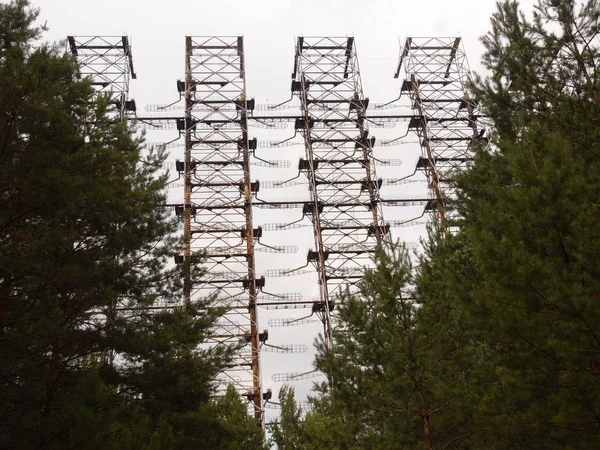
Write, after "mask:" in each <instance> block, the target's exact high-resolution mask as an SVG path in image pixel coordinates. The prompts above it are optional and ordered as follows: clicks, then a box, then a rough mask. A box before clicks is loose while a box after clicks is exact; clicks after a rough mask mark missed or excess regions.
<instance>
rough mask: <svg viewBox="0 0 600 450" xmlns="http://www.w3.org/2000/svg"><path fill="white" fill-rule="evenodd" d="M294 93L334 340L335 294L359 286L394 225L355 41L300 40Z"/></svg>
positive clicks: (325, 309) (323, 302)
mask: <svg viewBox="0 0 600 450" xmlns="http://www.w3.org/2000/svg"><path fill="white" fill-rule="evenodd" d="M292 78H293V81H292V93H293V94H295V95H297V96H298V97H299V99H300V103H301V108H302V117H301V118H300V119H298V120H297V122H296V128H297V129H300V130H301V131H302V133H303V136H304V141H305V148H306V159H305V160H300V164H299V169H300V170H301V171H302V172H303V173H304V174H305V175H306V178H307V180H308V188H309V191H310V195H311V201H310V203H306V204H305V205H304V211H303V212H304V213H305V214H307V215H309V216H310V217H311V220H312V224H313V233H314V242H315V248H314V250H311V251H309V252H308V257H307V259H308V262H311V263H314V265H315V266H316V269H317V273H318V279H319V289H320V302H319V303H316V304H315V305H313V311H314V312H317V313H319V314H320V317H321V320H322V321H323V325H324V332H325V339H326V342H329V341H330V340H331V331H332V326H333V324H332V320H331V314H330V313H331V311H332V310H333V308H334V296H335V295H336V294H337V293H338V292H339V291H340V290H341V289H342V288H344V286H345V285H346V284H347V283H350V284H352V283H354V282H356V281H358V280H359V279H360V278H361V276H362V272H363V268H364V266H366V265H368V264H369V263H370V257H371V255H372V254H373V252H374V251H375V248H376V247H377V244H378V243H379V242H380V241H381V240H383V239H384V238H385V236H386V235H387V232H388V230H389V227H386V226H385V225H384V222H383V213H382V207H381V201H380V198H379V187H380V181H379V180H378V179H377V177H376V174H375V164H374V159H373V152H372V147H373V144H374V141H375V139H374V138H372V137H371V136H369V130H368V127H367V123H366V115H367V107H368V103H369V100H368V99H366V98H365V97H364V95H363V91H362V84H361V80H360V73H359V67H358V60H357V57H356V47H355V45H354V38H353V37H349V38H332V37H322V38H308V37H299V38H298V41H297V44H296V56H295V61H294V71H293V74H292Z"/></svg>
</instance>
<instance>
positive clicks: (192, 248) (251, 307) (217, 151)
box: [178, 36, 266, 420]
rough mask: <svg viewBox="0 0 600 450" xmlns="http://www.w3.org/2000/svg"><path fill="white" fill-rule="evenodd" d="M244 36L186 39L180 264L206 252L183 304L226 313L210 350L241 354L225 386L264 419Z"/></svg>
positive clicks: (189, 282) (189, 280)
mask: <svg viewBox="0 0 600 450" xmlns="http://www.w3.org/2000/svg"><path fill="white" fill-rule="evenodd" d="M244 70H245V68H244V40H243V38H242V37H190V36H188V37H186V56H185V81H184V82H178V90H179V91H180V92H184V93H185V118H184V121H183V124H182V126H183V130H184V133H185V161H184V166H183V167H180V168H179V169H180V170H182V171H183V172H184V180H185V198H184V205H183V207H182V208H181V209H179V210H178V212H179V213H180V214H183V215H184V216H185V222H184V238H185V242H186V248H185V260H189V258H191V257H192V256H193V255H194V254H202V253H205V255H206V256H205V260H204V264H203V273H202V274H201V275H200V276H199V278H195V276H194V274H192V273H190V271H189V264H187V261H184V263H185V264H187V270H188V272H187V276H186V279H185V281H184V304H185V305H186V306H189V307H193V306H194V305H195V304H196V303H200V304H202V303H203V302H204V301H205V300H206V299H213V300H214V302H215V304H216V305H217V306H219V307H225V308H227V312H226V313H225V315H224V316H223V317H222V318H221V319H220V320H219V322H218V323H217V324H215V327H214V329H213V331H212V333H211V334H210V342H209V343H211V344H219V345H221V344H222V345H229V346H232V347H236V348H238V350H237V351H236V354H235V358H234V361H233V364H232V366H231V367H229V368H227V370H225V372H224V373H223V379H222V385H223V387H226V385H227V384H233V385H234V386H235V387H236V388H237V389H238V391H240V392H241V393H243V394H244V395H246V396H247V398H248V399H249V400H250V401H251V402H252V404H253V405H254V412H255V416H256V418H257V419H258V420H262V407H261V404H262V387H261V375H260V351H259V343H260V341H261V339H265V338H266V336H261V335H260V334H259V331H258V321H257V306H256V299H257V293H258V289H259V288H260V287H261V286H262V285H263V284H264V278H262V279H261V278H257V277H256V268H255V256H254V246H255V239H257V238H259V237H260V234H261V229H255V228H254V225H253V221H252V198H253V195H254V194H255V193H256V192H257V190H258V184H257V183H253V182H252V181H251V179H250V149H251V148H252V147H255V141H250V140H249V139H248V111H249V110H251V109H252V103H253V102H251V101H247V100H246V78H245V73H244Z"/></svg>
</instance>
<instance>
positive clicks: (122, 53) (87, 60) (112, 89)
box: [67, 36, 137, 118]
mask: <svg viewBox="0 0 600 450" xmlns="http://www.w3.org/2000/svg"><path fill="white" fill-rule="evenodd" d="M67 45H68V51H69V52H70V53H71V54H72V55H73V56H75V58H76V59H77V63H78V65H79V75H80V77H81V78H88V79H89V80H90V81H91V83H92V86H93V87H94V89H96V91H97V92H99V93H108V94H109V95H110V98H111V103H113V104H114V105H115V106H116V110H117V114H118V115H119V117H121V118H125V117H126V116H128V115H132V114H135V112H136V107H135V102H134V101H133V100H130V99H129V83H130V80H131V79H136V77H137V76H136V73H135V70H134V68H133V55H132V52H131V45H130V42H129V37H128V36H67Z"/></svg>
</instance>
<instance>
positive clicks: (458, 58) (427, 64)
mask: <svg viewBox="0 0 600 450" xmlns="http://www.w3.org/2000/svg"><path fill="white" fill-rule="evenodd" d="M402 71H403V72H404V76H405V78H404V80H403V82H402V86H401V95H402V94H407V95H408V98H409V99H410V101H411V105H412V108H413V110H414V112H415V116H416V117H415V119H414V120H411V122H410V123H409V129H412V130H413V131H414V132H415V133H416V134H417V136H418V137H419V142H420V145H421V150H422V155H421V158H420V159H419V163H418V165H417V168H418V169H420V170H422V171H423V172H425V174H426V176H427V179H428V182H429V188H430V190H431V192H432V197H433V199H434V200H435V202H436V208H435V210H436V211H437V214H438V216H439V217H440V219H441V220H442V221H443V222H445V223H448V222H447V219H456V218H457V214H456V212H455V211H454V210H453V209H452V208H449V207H448V201H451V200H452V199H454V198H455V196H456V191H455V187H454V185H453V183H452V179H453V177H454V176H455V174H457V173H459V172H461V171H464V170H466V169H467V168H468V167H469V166H470V164H471V163H472V161H473V147H472V143H473V141H474V140H482V139H484V137H483V133H480V132H479V131H478V124H477V120H478V117H479V115H478V109H477V105H476V104H475V103H474V102H473V101H472V100H471V99H470V98H469V95H468V88H467V83H468V77H469V67H468V63H467V58H466V55H465V52H464V48H463V46H462V43H461V38H460V37H447V38H440V37H431V38H414V37H409V38H407V39H406V42H405V44H404V48H403V50H402V52H401V56H400V59H399V61H398V65H397V69H396V73H395V75H394V76H395V77H396V78H398V77H399V75H400V73H401V72H402Z"/></svg>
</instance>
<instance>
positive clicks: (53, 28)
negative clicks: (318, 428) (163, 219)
mask: <svg viewBox="0 0 600 450" xmlns="http://www.w3.org/2000/svg"><path fill="white" fill-rule="evenodd" d="M0 1H1V2H6V0H0ZM32 2H33V4H34V5H35V6H38V7H40V8H41V14H40V21H41V23H44V22H46V21H47V24H48V27H49V29H50V31H49V32H48V33H47V34H46V39H47V40H62V39H64V38H65V37H66V36H67V35H79V36H85V35H87V36H91V35H123V34H127V35H129V36H130V37H131V39H132V41H131V42H132V50H133V58H134V66H135V68H136V72H137V75H138V79H137V80H134V81H132V83H131V89H130V92H131V96H132V97H133V98H135V100H136V102H137V105H138V111H139V114H145V113H144V111H143V108H144V106H145V105H148V104H166V103H171V102H172V101H174V100H176V99H177V92H176V88H175V81H176V80H177V79H182V78H183V68H184V36H186V35H192V36H212V35H228V36H230V35H243V36H244V37H245V59H246V77H247V78H246V79H247V95H248V97H255V98H256V100H257V103H266V102H268V103H275V102H281V101H283V100H285V99H287V98H289V97H290V80H291V71H292V66H293V55H294V44H295V37H297V36H354V37H355V38H356V46H357V51H358V58H359V63H360V68H361V74H362V82H363V89H364V93H365V96H367V97H370V98H371V100H372V101H374V102H376V103H384V102H387V101H389V100H392V99H394V98H396V97H397V96H398V92H399V88H400V82H401V81H400V80H394V79H393V73H394V70H395V65H396V62H397V58H398V53H399V49H400V44H399V42H404V40H405V38H406V37H408V36H416V37H421V36H423V37H424V36H461V37H462V38H463V45H464V48H465V51H466V54H467V56H468V59H469V62H470V66H471V69H474V70H478V71H479V69H480V66H479V59H480V56H481V53H482V51H483V48H482V45H481V44H480V42H479V40H478V38H479V37H480V36H481V35H483V34H485V32H486V31H487V30H488V29H489V17H490V15H491V13H492V12H493V11H494V9H495V1H494V0H410V1H408V0H295V1H291V0H245V1H241V0H226V1H218V0H210V1H206V0H195V1H193V0H185V1H184V0H102V1H90V0H32ZM533 2H534V0H524V1H523V2H521V3H522V4H523V6H524V7H525V9H526V10H530V9H531V5H532V4H533ZM140 110H141V111H140ZM378 132H387V133H391V134H389V136H390V137H393V136H394V134H393V133H394V132H395V133H397V134H399V135H401V134H403V133H402V132H400V131H394V130H380V131H376V132H375V134H377V133H378ZM157 133H158V134H160V133H159V132H154V134H152V133H149V136H148V139H149V140H152V141H161V140H162V141H168V140H170V139H172V138H174V137H176V136H169V135H168V134H167V135H164V134H163V136H162V137H160V136H158V137H155V136H154V135H156V134H157ZM162 133H167V132H162ZM171 133H173V132H171ZM258 133H260V130H258ZM282 133H283V134H282V137H285V132H282ZM151 134H152V135H151ZM259 137H260V136H259ZM417 147H418V146H417ZM283 151H284V150H282V149H277V150H275V151H271V154H269V155H268V156H269V158H270V159H284V158H285V159H288V158H289V159H290V160H291V161H292V168H291V169H290V171H289V172H287V173H277V174H275V175H272V176H271V178H272V179H279V180H281V179H286V178H290V177H293V176H294V174H293V172H294V170H296V169H294V167H295V164H296V163H295V161H294V160H296V161H297V158H298V157H300V156H301V154H302V152H303V149H302V147H301V146H300V147H299V148H298V149H296V150H294V151H292V150H289V153H287V151H286V155H285V156H284V155H283V154H282V152H283ZM417 151H418V150H417ZM180 153H181V155H179V158H178V159H183V150H180ZM406 155H407V154H406ZM175 156H177V155H175ZM391 157H392V158H398V157H399V156H398V155H397V154H396V155H391ZM400 157H403V156H402V155H400ZM406 157H407V158H408V159H410V158H411V157H412V158H414V157H415V156H414V152H413V154H412V156H410V155H409V156H406ZM404 166H406V169H405V171H408V172H411V171H412V170H413V168H414V165H413V166H412V168H411V166H410V164H406V165H405V164H403V167H402V169H404ZM282 172H283V171H282ZM382 172H385V171H379V173H378V176H382ZM254 175H256V173H253V178H256V177H255V176H254ZM394 175H396V174H394ZM261 176H263V175H261ZM383 176H384V177H385V176H389V174H386V173H383ZM264 177H265V176H263V178H261V180H262V179H265V178H264ZM267 179H268V176H267ZM261 193H262V189H261ZM261 195H262V194H261ZM265 195H268V194H265ZM283 195H285V194H283ZM279 197H280V198H281V195H280V196H279ZM261 214H262V215H261ZM386 218H388V219H389V217H388V216H387V215H386ZM290 219H291V220H293V218H290ZM283 221H286V219H281V218H280V217H270V216H269V215H268V213H257V214H255V225H259V224H261V223H264V222H283ZM308 225H309V223H308ZM303 232H304V233H305V234H304V235H300V234H298V235H297V236H299V238H298V239H297V241H298V242H295V243H297V244H299V246H300V251H299V252H298V254H297V255H279V256H278V255H275V256H271V255H269V256H268V258H269V262H270V263H271V264H277V265H280V267H287V268H293V267H298V266H301V265H303V264H304V263H305V261H306V259H305V255H306V247H310V246H311V245H312V244H311V241H312V233H311V230H310V227H307V228H306V229H305V230H304V231H303ZM402 233H404V231H402ZM395 237H400V238H403V239H405V240H409V241H414V240H416V239H417V237H418V236H414V235H413V236H410V235H407V236H403V235H400V236H398V235H396V236H395ZM269 238H270V239H272V240H271V241H270V242H269V244H271V245H278V244H281V242H277V240H280V241H281V240H286V239H287V238H286V237H279V236H276V235H272V236H270V237H269ZM285 243H288V242H285ZM303 245H304V247H303ZM267 255H268V254H267ZM265 257H266V255H265V256H257V266H258V267H257V269H258V272H259V273H261V272H263V273H264V270H265V268H266V266H265V265H264V264H263V263H264V262H265V261H266V260H265V259H264V258H265ZM260 258H263V259H260ZM302 283H303V281H293V280H291V279H290V278H285V279H282V280H280V281H278V280H273V282H272V283H271V285H270V286H269V291H270V292H294V291H297V290H302V288H303V287H304V291H303V294H304V296H305V299H309V298H310V297H311V296H315V294H316V291H317V289H316V285H315V282H314V280H313V281H312V283H311V281H310V279H309V280H308V281H304V283H305V284H306V283H308V285H311V284H312V285H313V286H312V288H307V287H306V286H300V287H299V286H298V284H300V285H301V284H302ZM311 291H312V292H311ZM260 314H261V319H260V327H261V329H263V328H267V322H268V320H269V319H271V318H278V317H279V318H280V317H290V316H293V317H300V316H302V315H305V314H306V310H298V311H291V312H290V311H285V312H284V313H281V314H278V313H273V312H264V311H262V310H261V311H260ZM319 330H320V326H318V325H316V324H312V325H308V326H299V327H290V328H284V329H282V328H275V329H270V336H271V337H272V339H273V340H274V343H279V344H282V343H283V344H286V343H288V344H307V345H310V344H311V342H312V340H313V338H314V337H315V335H316V333H317V332H319ZM271 337H270V339H271ZM311 359H312V354H311V353H310V352H309V354H306V355H273V354H265V355H264V356H263V373H264V375H265V376H264V387H265V389H266V388H273V390H274V391H275V393H276V392H277V390H278V387H279V385H278V384H277V383H274V382H272V381H271V378H270V377H271V375H272V374H273V373H276V372H288V371H295V372H303V371H306V370H310V368H311ZM311 381H312V380H308V381H304V382H300V383H299V384H298V386H297V387H296V389H297V392H298V393H299V397H300V398H303V397H304V395H305V394H306V393H307V392H308V391H309V390H310V386H311ZM302 383H303V384H302ZM270 415H271V417H272V414H270Z"/></svg>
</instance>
